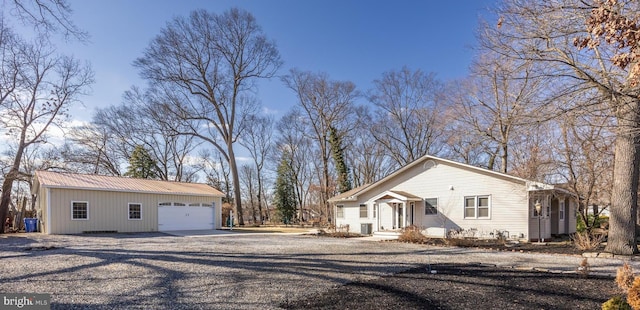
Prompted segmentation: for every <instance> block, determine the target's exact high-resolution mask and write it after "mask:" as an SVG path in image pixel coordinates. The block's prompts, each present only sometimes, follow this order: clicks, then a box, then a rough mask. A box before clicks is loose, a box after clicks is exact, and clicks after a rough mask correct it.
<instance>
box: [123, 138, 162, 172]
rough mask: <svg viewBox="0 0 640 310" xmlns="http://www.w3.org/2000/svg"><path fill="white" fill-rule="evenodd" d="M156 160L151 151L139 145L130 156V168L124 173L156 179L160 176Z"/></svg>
mask: <svg viewBox="0 0 640 310" xmlns="http://www.w3.org/2000/svg"><path fill="white" fill-rule="evenodd" d="M157 169H158V168H157V165H156V161H155V160H154V159H153V158H151V155H149V152H148V151H147V150H146V149H145V148H144V147H142V146H141V145H137V146H136V148H135V149H134V150H133V152H132V153H131V157H129V168H128V169H127V172H126V173H125V174H124V175H126V176H129V177H133V178H141V179H155V178H157V177H158V171H157Z"/></svg>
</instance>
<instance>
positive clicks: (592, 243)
mask: <svg viewBox="0 0 640 310" xmlns="http://www.w3.org/2000/svg"><path fill="white" fill-rule="evenodd" d="M604 237H605V235H603V234H595V233H590V232H587V231H583V232H577V233H575V234H573V235H572V236H571V241H573V246H575V247H576V248H577V249H578V250H581V251H589V250H595V249H597V248H598V246H600V244H601V243H602V241H603V240H604Z"/></svg>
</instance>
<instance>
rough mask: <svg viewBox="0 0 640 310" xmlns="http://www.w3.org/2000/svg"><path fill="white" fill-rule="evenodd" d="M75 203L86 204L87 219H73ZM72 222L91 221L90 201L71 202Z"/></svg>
mask: <svg viewBox="0 0 640 310" xmlns="http://www.w3.org/2000/svg"><path fill="white" fill-rule="evenodd" d="M75 203H84V207H85V208H86V213H87V217H85V218H74V217H73V204H75ZM71 220H72V221H88V220H89V202H88V201H79V200H73V201H71Z"/></svg>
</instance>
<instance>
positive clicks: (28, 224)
mask: <svg viewBox="0 0 640 310" xmlns="http://www.w3.org/2000/svg"><path fill="white" fill-rule="evenodd" d="M37 230H38V219H34V218H25V219H24V231H26V232H36V231H37Z"/></svg>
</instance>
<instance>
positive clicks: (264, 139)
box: [240, 115, 274, 224]
mask: <svg viewBox="0 0 640 310" xmlns="http://www.w3.org/2000/svg"><path fill="white" fill-rule="evenodd" d="M273 131H274V122H273V118H271V117H268V116H264V117H262V116H258V115H252V116H250V117H248V118H247V126H246V128H245V132H244V135H243V138H242V139H240V144H241V145H242V146H244V147H245V148H246V149H247V150H249V154H251V158H253V164H254V165H255V168H256V169H255V172H256V181H257V183H258V184H257V187H258V188H257V189H256V199H257V204H258V213H259V214H260V224H263V219H264V213H263V210H262V206H263V205H264V202H265V199H264V196H265V195H264V192H265V189H264V182H265V176H264V168H265V162H266V160H267V159H268V156H269V152H270V150H271V147H272V146H273V141H272V135H273ZM254 220H255V219H254Z"/></svg>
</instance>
